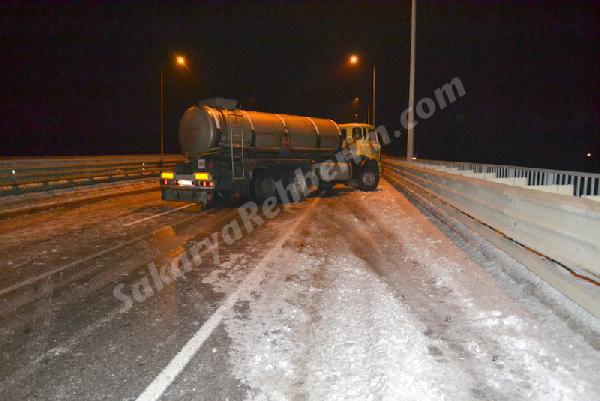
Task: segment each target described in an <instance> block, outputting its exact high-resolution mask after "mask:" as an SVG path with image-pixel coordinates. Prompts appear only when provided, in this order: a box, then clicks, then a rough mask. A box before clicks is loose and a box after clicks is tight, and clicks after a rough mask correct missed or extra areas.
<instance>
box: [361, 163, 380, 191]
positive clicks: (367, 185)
mask: <svg viewBox="0 0 600 401" xmlns="http://www.w3.org/2000/svg"><path fill="white" fill-rule="evenodd" d="M377 185H379V170H378V169H377V166H376V165H374V164H373V163H366V164H365V165H364V166H363V167H362V168H361V169H360V173H359V176H358V187H359V188H360V190H361V191H374V190H375V189H376V188H377Z"/></svg>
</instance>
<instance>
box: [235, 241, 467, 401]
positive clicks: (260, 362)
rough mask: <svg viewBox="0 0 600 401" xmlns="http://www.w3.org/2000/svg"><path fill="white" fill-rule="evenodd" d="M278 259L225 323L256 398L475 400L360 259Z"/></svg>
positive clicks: (241, 374) (239, 369)
mask: <svg viewBox="0 0 600 401" xmlns="http://www.w3.org/2000/svg"><path fill="white" fill-rule="evenodd" d="M281 259H282V260H285V262H284V263H282V264H280V265H278V266H276V267H274V268H273V269H269V270H268V272H267V274H266V276H265V277H264V280H263V282H262V283H261V289H260V293H253V294H250V295H248V296H247V297H246V298H245V301H247V303H246V306H247V308H237V311H236V313H235V314H234V315H231V316H229V317H228V318H227V319H226V320H225V327H226V330H227V333H228V335H229V337H230V338H231V341H232V343H231V346H230V356H231V365H232V367H233V370H234V374H235V376H236V377H237V378H238V379H239V380H240V381H241V382H243V383H244V384H246V385H248V386H249V387H250V390H249V394H248V396H249V397H248V398H249V399H253V400H296V399H298V400H299V399H302V400H445V399H448V395H449V394H452V397H451V398H452V399H455V400H460V399H470V398H471V397H470V396H469V394H468V393H466V392H464V389H469V388H470V387H471V386H470V385H469V381H470V378H469V377H468V376H467V375H464V374H463V373H462V372H461V371H460V369H459V368H458V367H457V366H453V365H452V364H449V363H447V362H446V363H438V362H437V361H436V359H435V358H434V356H432V355H431V354H430V352H429V350H428V343H429V340H428V339H427V337H425V336H424V335H423V334H422V329H423V328H421V327H419V324H418V322H415V321H413V319H412V318H411V316H410V314H409V313H408V311H407V310H406V307H405V306H403V305H402V304H401V303H399V302H398V301H397V299H396V298H395V297H394V295H393V294H392V292H391V291H390V289H388V288H387V286H386V285H385V284H384V283H382V282H381V281H380V280H379V278H378V277H377V276H376V275H375V274H374V273H372V272H371V271H370V270H368V269H367V268H366V266H364V262H363V261H362V260H360V259H358V258H356V257H355V256H353V255H346V256H343V257H334V258H333V259H332V260H328V261H327V263H325V258H323V257H315V256H309V255H306V254H300V253H295V252H293V251H291V250H287V251H286V255H284V256H283V257H282V258H281ZM242 304H244V303H242ZM449 371H451V373H452V374H449V373H450V372H449Z"/></svg>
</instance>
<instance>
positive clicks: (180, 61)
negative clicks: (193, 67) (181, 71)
mask: <svg viewBox="0 0 600 401" xmlns="http://www.w3.org/2000/svg"><path fill="white" fill-rule="evenodd" d="M175 63H176V64H177V66H179V67H187V60H186V59H185V57H184V56H176V57H175Z"/></svg>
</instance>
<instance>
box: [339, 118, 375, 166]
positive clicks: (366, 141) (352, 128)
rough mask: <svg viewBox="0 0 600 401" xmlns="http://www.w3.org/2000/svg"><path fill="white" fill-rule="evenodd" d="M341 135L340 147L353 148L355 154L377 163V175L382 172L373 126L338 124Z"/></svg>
mask: <svg viewBox="0 0 600 401" xmlns="http://www.w3.org/2000/svg"><path fill="white" fill-rule="evenodd" d="M338 126H339V127H340V134H341V136H342V140H343V142H342V148H344V149H352V148H354V150H355V152H356V155H357V156H359V157H363V158H364V159H366V160H369V161H373V162H376V163H377V170H378V171H379V175H381V174H382V172H383V171H382V165H381V145H380V144H379V139H378V138H377V131H376V130H375V127H374V126H372V125H369V124H363V123H347V124H339V125H338Z"/></svg>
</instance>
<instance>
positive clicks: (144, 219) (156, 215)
mask: <svg viewBox="0 0 600 401" xmlns="http://www.w3.org/2000/svg"><path fill="white" fill-rule="evenodd" d="M194 205H195V203H190V204H189V205H185V206H181V207H178V208H177V209H173V210H167V211H166V212H162V213H158V214H155V215H152V216H148V217H144V218H143V219H139V220H136V221H132V222H131V223H126V224H123V227H129V226H132V225H134V224H137V223H141V222H142V221H146V220H150V219H154V218H156V217H158V216H162V215H165V214H169V213H173V212H176V211H178V210H181V209H185V208H186V207H190V206H194Z"/></svg>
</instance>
